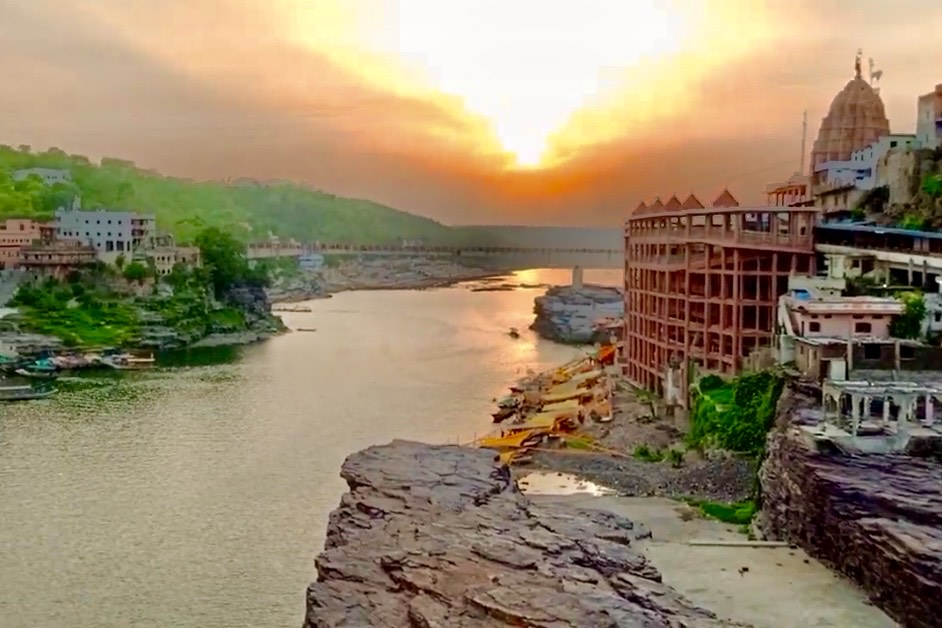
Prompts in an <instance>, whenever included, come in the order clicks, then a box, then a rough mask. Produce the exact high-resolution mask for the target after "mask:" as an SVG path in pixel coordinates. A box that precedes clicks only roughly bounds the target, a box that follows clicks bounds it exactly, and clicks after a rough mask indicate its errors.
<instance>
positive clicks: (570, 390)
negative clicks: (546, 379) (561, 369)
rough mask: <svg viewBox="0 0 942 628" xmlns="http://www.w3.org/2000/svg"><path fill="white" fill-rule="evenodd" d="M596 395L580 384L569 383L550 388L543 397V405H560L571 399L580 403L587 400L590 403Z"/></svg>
mask: <svg viewBox="0 0 942 628" xmlns="http://www.w3.org/2000/svg"><path fill="white" fill-rule="evenodd" d="M594 395H595V393H594V392H593V390H592V389H591V388H583V387H581V386H580V385H579V384H573V383H569V384H563V385H562V386H556V387H555V388H550V389H549V391H548V392H547V393H546V394H545V395H543V403H544V404H550V403H558V402H560V401H567V400H569V399H577V400H580V401H582V400H583V399H585V400H586V401H590V400H591V399H592V397H593V396H594Z"/></svg>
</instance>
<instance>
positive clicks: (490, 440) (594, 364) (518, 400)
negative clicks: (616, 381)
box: [475, 345, 615, 464]
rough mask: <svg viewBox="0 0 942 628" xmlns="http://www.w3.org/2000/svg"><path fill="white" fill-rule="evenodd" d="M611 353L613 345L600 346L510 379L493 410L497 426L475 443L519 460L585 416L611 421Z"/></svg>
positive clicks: (574, 427)
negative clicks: (538, 371) (513, 381)
mask: <svg viewBox="0 0 942 628" xmlns="http://www.w3.org/2000/svg"><path fill="white" fill-rule="evenodd" d="M614 358H615V347H614V346H612V345H606V346H602V347H600V348H599V349H598V350H597V351H596V352H595V353H594V354H592V355H587V356H585V357H582V358H578V359H576V360H573V361H572V362H569V363H567V364H564V365H563V366H561V367H560V368H558V369H556V370H554V371H550V372H548V373H543V374H539V375H532V376H530V377H527V378H526V379H524V380H522V381H521V382H519V383H517V384H515V385H514V386H512V387H511V388H510V394H509V395H507V396H506V397H504V398H503V399H500V400H499V401H498V402H497V405H498V409H497V411H496V412H495V413H494V414H493V419H494V422H495V423H500V424H501V428H500V429H499V430H498V431H496V432H494V433H492V434H489V435H487V436H485V437H483V438H481V439H479V440H477V441H476V442H475V445H477V446H478V447H484V448H487V449H494V450H496V451H498V452H499V454H500V457H501V460H502V461H503V462H504V463H507V464H509V463H511V462H518V463H519V462H523V461H525V460H526V459H527V457H528V456H527V455H528V454H529V452H530V451H531V450H532V449H533V448H535V447H538V446H539V445H541V444H543V443H544V442H546V441H548V440H554V439H555V440H558V439H565V438H566V437H567V436H568V435H571V434H572V433H573V432H575V431H576V430H577V429H578V428H579V427H580V426H581V425H582V424H583V423H585V421H586V420H587V419H590V420H594V421H598V422H607V421H611V416H612V402H611V396H612V391H611V383H610V381H609V379H608V377H607V375H606V372H605V367H606V366H607V365H610V364H612V363H613V362H614Z"/></svg>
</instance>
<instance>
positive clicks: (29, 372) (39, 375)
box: [13, 367, 59, 379]
mask: <svg viewBox="0 0 942 628" xmlns="http://www.w3.org/2000/svg"><path fill="white" fill-rule="evenodd" d="M13 372H14V373H15V374H17V375H19V376H20V377H28V378H30V379H55V378H57V377H59V374H58V373H57V372H56V371H42V370H34V369H31V368H29V367H24V368H18V369H15V370H14V371H13Z"/></svg>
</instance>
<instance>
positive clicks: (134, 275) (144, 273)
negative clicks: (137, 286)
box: [123, 262, 150, 282]
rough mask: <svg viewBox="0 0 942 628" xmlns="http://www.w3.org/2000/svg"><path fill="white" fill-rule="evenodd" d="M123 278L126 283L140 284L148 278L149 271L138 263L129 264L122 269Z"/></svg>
mask: <svg viewBox="0 0 942 628" xmlns="http://www.w3.org/2000/svg"><path fill="white" fill-rule="evenodd" d="M123 271H124V272H123V275H124V278H125V279H127V280H128V281H137V282H141V281H144V280H145V279H147V277H149V276H150V269H149V268H147V266H145V265H144V264H141V263H140V262H131V263H130V264H128V265H127V266H125V267H124V269H123Z"/></svg>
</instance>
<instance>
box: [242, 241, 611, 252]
mask: <svg viewBox="0 0 942 628" xmlns="http://www.w3.org/2000/svg"><path fill="white" fill-rule="evenodd" d="M248 249H249V251H250V252H262V251H273V252H274V251H283V252H289V251H301V252H303V253H400V254H406V253H415V254H427V253H445V254H475V253H480V254H527V253H536V254H551V253H578V254H598V255H621V254H622V253H623V249H607V248H557V247H500V246H394V245H371V244H363V245H357V244H339V243H338V244H334V243H323V242H318V243H314V244H301V245H272V244H268V243H258V242H254V243H250V244H249V245H248Z"/></svg>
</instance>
